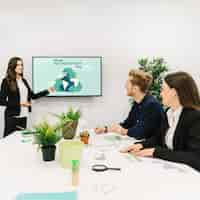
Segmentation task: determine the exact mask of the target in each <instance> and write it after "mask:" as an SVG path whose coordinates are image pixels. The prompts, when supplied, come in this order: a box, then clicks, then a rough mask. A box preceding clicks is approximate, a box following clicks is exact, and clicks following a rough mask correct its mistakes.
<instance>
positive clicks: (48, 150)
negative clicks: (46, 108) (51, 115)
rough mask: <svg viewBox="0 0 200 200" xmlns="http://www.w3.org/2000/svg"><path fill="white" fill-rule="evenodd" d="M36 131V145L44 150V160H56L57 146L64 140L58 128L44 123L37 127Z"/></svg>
mask: <svg viewBox="0 0 200 200" xmlns="http://www.w3.org/2000/svg"><path fill="white" fill-rule="evenodd" d="M35 131H36V133H35V143H36V144H38V145H39V148H40V149H41V150H42V155H43V160H44V161H52V160H55V152H56V145H55V144H56V143H57V142H58V141H59V140H60V139H61V138H62V137H61V134H60V133H59V130H58V128H57V126H51V125H50V124H49V123H47V122H46V121H44V122H41V123H40V124H38V125H36V126H35Z"/></svg>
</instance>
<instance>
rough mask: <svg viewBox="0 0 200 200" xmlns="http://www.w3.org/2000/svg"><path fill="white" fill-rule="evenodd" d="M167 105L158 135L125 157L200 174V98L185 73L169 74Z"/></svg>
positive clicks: (164, 94) (165, 93) (164, 92)
mask: <svg viewBox="0 0 200 200" xmlns="http://www.w3.org/2000/svg"><path fill="white" fill-rule="evenodd" d="M161 96H162V100H163V104H164V105H165V106H167V107H170V108H169V109H168V110H167V112H166V117H165V118H164V119H163V121H162V123H161V127H160V128H159V130H158V132H157V134H156V135H155V136H153V137H151V138H149V139H147V140H146V141H144V142H141V143H136V144H134V145H132V146H130V147H128V148H127V149H125V150H122V151H121V152H122V153H126V152H131V153H133V154H134V155H137V156H149V157H155V158H161V159H164V160H168V161H173V162H179V163H184V164H187V165H190V166H191V167H193V168H195V169H197V170H200V110H199V108H200V97H199V93H198V88H197V85H196V83H195V81H194V80H193V78H192V77H191V76H190V75H189V74H188V73H185V72H177V73H172V74H169V75H167V76H166V77H165V79H164V81H163V85H162V91H161Z"/></svg>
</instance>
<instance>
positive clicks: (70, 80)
mask: <svg viewBox="0 0 200 200" xmlns="http://www.w3.org/2000/svg"><path fill="white" fill-rule="evenodd" d="M54 87H55V89H56V91H58V92H80V91H81V89H82V84H81V82H80V80H79V78H78V77H77V74H76V72H75V71H74V70H73V69H72V68H71V67H65V68H64V69H63V70H62V72H61V75H60V76H59V78H57V79H56V80H55V82H54Z"/></svg>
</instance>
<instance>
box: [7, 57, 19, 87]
mask: <svg viewBox="0 0 200 200" xmlns="http://www.w3.org/2000/svg"><path fill="white" fill-rule="evenodd" d="M18 61H21V62H22V63H23V60H22V58H20V57H13V58H11V59H10V60H9V62H8V69H7V72H6V80H7V82H8V86H9V88H10V89H11V90H12V91H16V90H17V82H16V72H15V69H16V67H17V62H18ZM22 76H23V74H22Z"/></svg>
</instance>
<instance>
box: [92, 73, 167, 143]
mask: <svg viewBox="0 0 200 200" xmlns="http://www.w3.org/2000/svg"><path fill="white" fill-rule="evenodd" d="M151 83H152V76H151V75H150V74H149V73H147V72H144V71H142V70H131V71H130V72H129V76H128V80H127V81H126V86H125V87H126V93H127V96H130V97H132V98H133V101H134V104H133V106H132V108H131V111H130V113H129V115H128V117H127V119H126V120H125V121H124V122H122V123H120V124H113V125H111V126H110V127H107V126H105V127H102V128H96V129H95V132H96V133H97V134H100V133H106V132H115V133H119V134H121V135H128V136H130V137H134V138H136V139H145V138H149V137H151V136H152V135H153V134H154V133H155V131H156V129H157V126H159V125H160V123H161V118H162V117H163V116H164V111H163V109H162V106H161V104H160V103H159V102H158V100H156V99H155V98H154V97H153V96H152V95H149V94H148V93H149V88H150V86H151Z"/></svg>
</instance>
